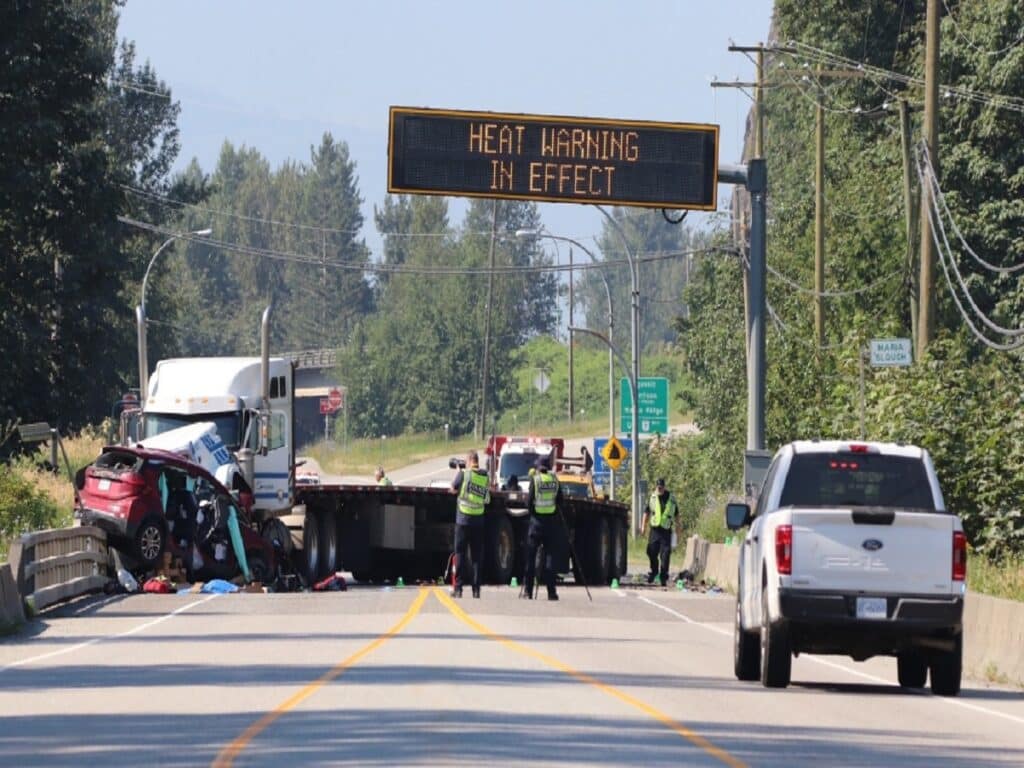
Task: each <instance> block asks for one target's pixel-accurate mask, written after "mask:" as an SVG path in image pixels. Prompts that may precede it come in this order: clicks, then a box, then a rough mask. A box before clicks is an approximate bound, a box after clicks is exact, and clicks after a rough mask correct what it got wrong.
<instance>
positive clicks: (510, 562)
mask: <svg viewBox="0 0 1024 768" xmlns="http://www.w3.org/2000/svg"><path fill="white" fill-rule="evenodd" d="M484 551H485V553H486V555H485V557H484V562H485V563H486V565H487V576H488V579H489V580H490V581H492V582H494V583H495V584H508V583H509V580H510V579H511V578H512V573H513V569H514V567H515V562H516V537H515V534H514V533H513V531H512V522H511V521H510V520H509V519H508V518H507V517H505V516H504V515H500V516H498V517H497V518H496V519H495V520H494V523H493V524H492V525H491V526H490V528H489V529H488V540H487V546H486V547H485V548H484Z"/></svg>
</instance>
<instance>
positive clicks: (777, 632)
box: [761, 590, 793, 688]
mask: <svg viewBox="0 0 1024 768" xmlns="http://www.w3.org/2000/svg"><path fill="white" fill-rule="evenodd" d="M792 667H793V651H792V646H791V645H790V638H789V627H788V626H787V625H786V623H785V622H778V623H776V624H774V625H773V624H772V623H771V622H770V621H769V614H768V592H767V590H762V592H761V685H763V686H764V687H765V688H785V687H786V686H788V685H789V678H790V673H791V672H792Z"/></svg>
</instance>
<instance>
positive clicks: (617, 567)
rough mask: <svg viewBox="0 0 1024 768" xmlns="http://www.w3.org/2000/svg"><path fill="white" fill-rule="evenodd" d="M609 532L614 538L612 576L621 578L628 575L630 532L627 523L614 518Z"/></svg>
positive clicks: (609, 526)
mask: <svg viewBox="0 0 1024 768" xmlns="http://www.w3.org/2000/svg"><path fill="white" fill-rule="evenodd" d="M608 529H609V534H610V535H611V538H612V542H611V544H612V552H611V564H612V572H611V577H612V578H613V579H621V578H622V577H623V576H625V575H626V570H627V569H628V567H629V564H628V563H627V561H626V559H627V552H629V542H628V541H627V536H628V532H627V531H626V524H625V523H624V522H623V521H622V520H619V519H618V518H614V519H613V520H612V521H611V522H610V523H609V525H608Z"/></svg>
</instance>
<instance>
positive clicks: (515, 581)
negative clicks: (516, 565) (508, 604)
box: [508, 576, 519, 587]
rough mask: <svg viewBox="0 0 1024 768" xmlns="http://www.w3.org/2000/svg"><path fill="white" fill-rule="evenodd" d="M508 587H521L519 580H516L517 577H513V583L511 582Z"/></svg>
mask: <svg viewBox="0 0 1024 768" xmlns="http://www.w3.org/2000/svg"><path fill="white" fill-rule="evenodd" d="M508 585H509V586H510V587H518V586H519V579H517V578H516V577H515V576H513V577H512V581H510V582H509V583H508Z"/></svg>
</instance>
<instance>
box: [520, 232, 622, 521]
mask: <svg viewBox="0 0 1024 768" xmlns="http://www.w3.org/2000/svg"><path fill="white" fill-rule="evenodd" d="M516 237H519V238H524V237H546V238H548V239H549V240H554V241H555V243H556V245H557V243H558V241H559V240H561V241H562V242H565V243H569V244H570V245H575V246H576V247H577V248H579V249H580V250H581V251H583V252H584V253H585V254H587V256H589V257H590V260H591V261H592V262H593V263H594V264H597V263H598V259H597V256H595V255H594V252H593V251H591V250H590V249H589V248H587V247H586V246H585V245H583V243H581V242H579V241H578V240H573V239H572V238H571V237H563V236H561V235H552V234H551V233H550V232H548V231H547V230H544V229H520V230H516ZM569 252H570V253H572V251H571V250H570V251H569ZM604 272H605V271H604V269H599V270H598V271H597V274H598V276H599V277H600V278H601V283H602V284H603V285H604V294H605V297H607V299H608V339H609V341H611V340H614V338H615V336H614V333H613V332H614V330H615V313H614V311H613V306H612V289H611V287H609V285H608V278H607V276H605V273H604ZM570 274H571V273H570ZM569 325H570V326H572V319H571V318H570V320H569ZM569 339H570V345H571V340H572V331H571V330H570V331H569ZM570 370H571V368H570ZM608 436H609V437H614V436H615V357H614V353H613V352H612V348H611V347H610V346H609V347H608ZM610 478H611V482H610V487H609V491H610V492H611V498H612V500H613V501H614V499H615V472H611V473H610Z"/></svg>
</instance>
